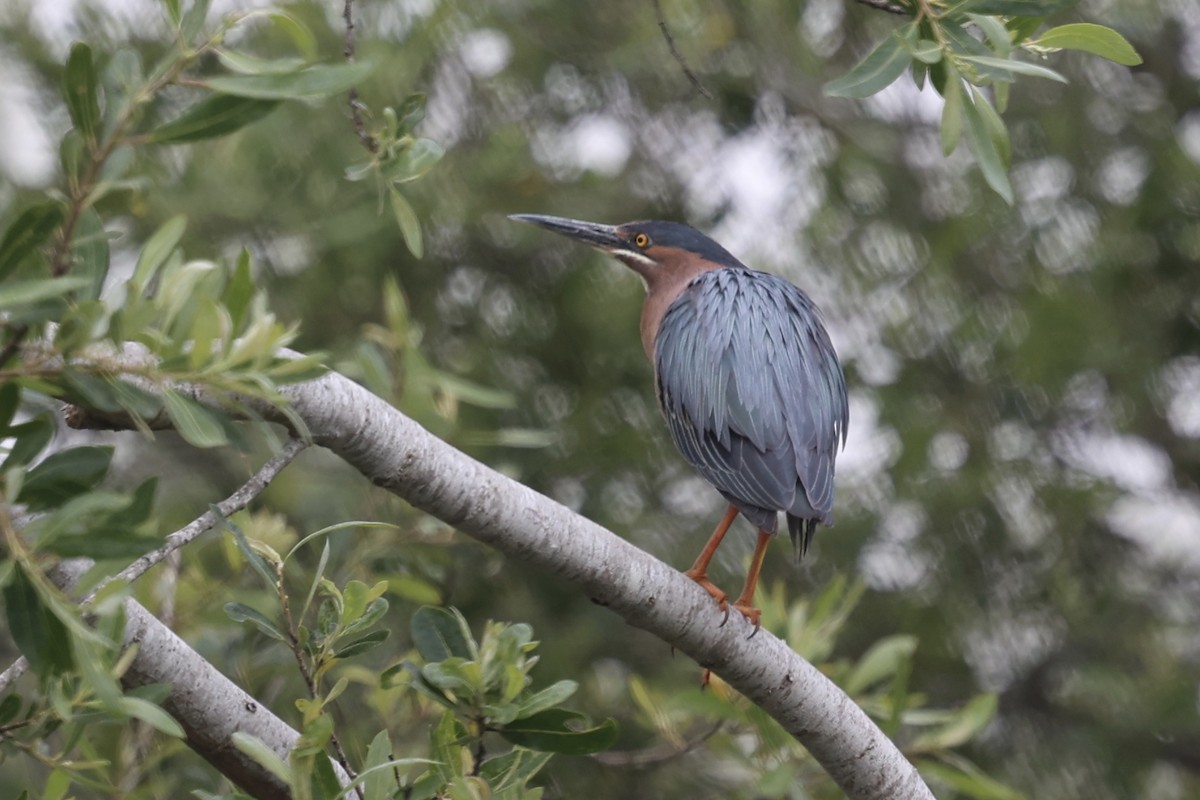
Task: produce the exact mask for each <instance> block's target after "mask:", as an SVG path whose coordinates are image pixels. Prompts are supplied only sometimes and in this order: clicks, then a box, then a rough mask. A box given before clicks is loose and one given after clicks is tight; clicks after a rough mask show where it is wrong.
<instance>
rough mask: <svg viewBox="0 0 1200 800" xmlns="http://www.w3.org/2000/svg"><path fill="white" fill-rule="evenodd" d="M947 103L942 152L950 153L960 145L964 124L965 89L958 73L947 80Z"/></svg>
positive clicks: (943, 108)
mask: <svg viewBox="0 0 1200 800" xmlns="http://www.w3.org/2000/svg"><path fill="white" fill-rule="evenodd" d="M945 95H946V104H945V105H944V106H943V107H942V126H941V138H942V153H943V154H944V155H947V156H948V155H950V154H951V153H953V152H954V150H955V148H957V147H958V140H959V139H960V138H961V136H962V125H963V111H962V105H963V90H962V81H961V80H959V78H958V76H957V74H956V75H955V76H954V77H953V78H952V79H950V80H948V81H947V82H946V89H945Z"/></svg>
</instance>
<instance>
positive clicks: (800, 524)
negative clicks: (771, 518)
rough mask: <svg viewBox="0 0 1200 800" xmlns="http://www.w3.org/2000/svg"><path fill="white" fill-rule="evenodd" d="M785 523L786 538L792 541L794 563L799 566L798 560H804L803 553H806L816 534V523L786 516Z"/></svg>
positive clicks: (812, 520) (813, 520) (811, 520)
mask: <svg viewBox="0 0 1200 800" xmlns="http://www.w3.org/2000/svg"><path fill="white" fill-rule="evenodd" d="M787 522H788V536H790V537H791V539H792V553H793V554H794V555H795V559H796V563H797V564H799V563H800V559H802V558H804V555H805V553H807V552H808V546H809V545H810V544H812V540H813V535H814V534H815V533H816V532H817V521H816V520H815V519H804V518H803V517H793V516H792V515H791V514H788V515H787Z"/></svg>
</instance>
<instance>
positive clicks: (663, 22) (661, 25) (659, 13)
mask: <svg viewBox="0 0 1200 800" xmlns="http://www.w3.org/2000/svg"><path fill="white" fill-rule="evenodd" d="M654 16H655V17H656V18H657V19H658V29H659V30H660V31H662V35H663V38H664V39H666V41H667V49H668V50H670V51H671V57H672V58H674V59H675V62H676V63H677V64H679V68H680V69H681V70H683V74H684V75H685V76H686V77H687V79H688V80H689V81H691V84H692V86H695V87H696V91H697V92H699V93H700V94H702V95H704V96H705V97H707V98H708V99H709V100H712V93H711V92H710V91H708V89H706V88H704V84H702V83H701V82H700V79H699V78H697V77H696V73H694V72H692V70H691V68H690V67H689V66H688V65H687V62H686V61H684V60H683V54H682V53H680V52H679V48H677V47H676V46H675V37H674V36H672V35H671V31H670V29H669V28H668V27H667V17H666V15H665V14H664V13H663V9H662V0H654Z"/></svg>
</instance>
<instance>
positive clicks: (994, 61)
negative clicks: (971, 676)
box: [962, 56, 1067, 83]
mask: <svg viewBox="0 0 1200 800" xmlns="http://www.w3.org/2000/svg"><path fill="white" fill-rule="evenodd" d="M962 60H963V61H968V62H971V63H973V64H982V65H984V66H988V67H994V68H996V69H1000V70H1006V71H1008V72H1013V73H1017V74H1020V75H1030V76H1032V77H1035V78H1049V79H1050V80H1052V81H1058V82H1059V83H1066V82H1067V79H1066V78H1065V77H1063V76H1062V75H1060V74H1059V73H1057V72H1055V71H1054V70H1052V69H1047V68H1046V67H1042V66H1038V65H1037V64H1029V63H1027V62H1025V61H1017V60H1015V59H1011V58H995V57H992V56H962Z"/></svg>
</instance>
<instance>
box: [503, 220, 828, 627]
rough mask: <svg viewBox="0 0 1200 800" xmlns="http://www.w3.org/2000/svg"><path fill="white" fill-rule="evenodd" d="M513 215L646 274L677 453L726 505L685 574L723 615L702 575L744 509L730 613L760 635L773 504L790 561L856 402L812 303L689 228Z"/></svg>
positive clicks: (814, 513)
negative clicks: (759, 588)
mask: <svg viewBox="0 0 1200 800" xmlns="http://www.w3.org/2000/svg"><path fill="white" fill-rule="evenodd" d="M511 219H514V220H518V221H520V222H528V223H532V224H534V225H538V226H540V227H542V228H545V229H547V230H550V231H553V232H555V233H559V234H563V235H565V236H569V237H571V238H573V239H576V240H579V241H581V242H585V243H587V244H589V245H591V246H592V247H595V248H597V249H599V250H601V251H603V252H605V253H607V254H608V255H610V256H613V257H614V258H616V259H617V260H619V261H620V262H622V263H623V264H625V266H627V267H629V268H630V269H632V270H633V271H634V272H636V273H637V274H638V275H640V276H641V277H642V280H643V281H644V282H645V284H646V302H645V305H644V306H643V308H642V324H641V328H642V346H643V347H644V348H645V350H646V355H647V356H648V357H649V359H650V363H651V364H653V366H654V377H655V383H656V388H657V391H656V394H657V396H658V404H659V408H660V409H661V410H662V413H663V416H664V417H666V420H667V426H668V428H669V429H670V431H671V438H672V439H674V440H675V445H676V446H677V447H678V448H679V450H680V452H681V453H682V454H683V457H684V458H685V459H686V460H687V461H688V463H690V464H691V465H692V466H693V467H694V468H695V469H696V470H697V471H698V472H699V473H700V474H701V475H702V476H703V477H704V478H705V480H707V481H708V482H709V483H711V484H712V485H713V487H714V488H716V490H717V491H718V492H720V493H721V495H722V497H724V498H725V500H726V501H728V503H729V508H728V509H727V510H726V512H725V515H724V517H722V519H721V521H720V523H719V524H718V525H717V528H716V530H715V531H713V534H712V536H711V537H710V538H709V540H708V543H707V544H706V545H705V546H704V549H703V550H702V551H700V555H699V556H698V557H697V558H696V562H695V563H694V564H693V565H692V566H691V568H690V569H688V570H687V571H686V572H685V573H684V574H685V575H687V576H688V577H689V578H691V579H692V580H694V581H696V583H698V584H700V586H702V587H703V588H704V589H705V590H706V591H707V592H708V593H709V594H710V595H712V597H713V599H715V600H716V601H717V603H718V604H719V605H720V607H721V609H722V610H724V611H725V612H726V613H727V614H728V609H729V604H728V599H727V595H726V594H725V592H723V591H721V590H720V589H719V588H718V587H717V586H716V585H715V584H713V582H712V581H710V580H709V579H708V565H709V562H710V561H711V560H712V558H713V555H714V554H715V553H716V551H717V548H718V547H719V546H720V544H721V541H722V539H724V538H725V534H726V532H727V531H728V530H729V526H730V525H732V524H733V521H734V520H735V519H736V518H737V515H738V514H739V513H740V514H741V515H742V516H744V517H745V518H746V519H747V520H749V521H750V523H751V524H753V525H754V526H755V527H756V528H757V529H758V542H757V545H756V546H755V548H754V556H753V557H752V558H751V560H750V569H749V572H748V573H747V575H746V583H745V586H744V587H743V589H742V593H741V594H740V595H739V596H738V598H737V599H736V600H735V601H734V603H733V607H734V608H735V609H736V610H737V611H739V612H741V614H742V615H743V616H745V617H746V618H747V619H748V620H750V621H751V622H752V623H753V624H754V626H755V632H757V630H758V624H759V618H760V616H761V612H760V611H759V610H758V609H757V608H755V607H754V605H753V602H754V590H755V586H756V585H757V583H758V575H759V572H760V570H761V569H762V563H763V557H764V556H765V554H766V550H767V545H768V544H769V543H770V541H771V537H772V536H773V535H774V534H775V532H776V531H777V530H778V527H779V512H781V511H782V512H784V513H785V514H786V515H787V524H788V532H789V534H790V536H791V539H792V544H793V546H794V547H795V551H796V558H797V560H798V559H799V558H800V557H801V556H802V555H803V554H804V552H805V551H806V550H807V549H808V545H809V542H810V541H811V540H812V536H813V532H814V530H815V529H816V526H817V523H818V522H821V523H824V524H826V525H829V524H831V523H832V510H833V472H834V461H835V459H836V458H837V451H838V449H839V447H838V445H839V444H841V445H842V446H845V442H846V425H847V423H848V422H849V418H850V410H849V405H848V402H847V398H846V382H845V378H844V376H843V375H842V368H841V365H840V364H839V363H838V359H837V354H836V353H835V352H834V350H833V344H832V343H831V342H830V340H829V334H828V333H827V332H826V331H825V326H824V325H823V324H822V322H821V316H820V313H819V311H818V310H817V307H816V305H815V304H814V303H813V301H812V300H811V299H810V298H809V296H808V295H806V294H805V293H804V292H802V291H801V290H800V289H798V288H796V287H795V286H793V285H792V284H790V283H788V282H787V281H785V280H783V279H782V278H779V277H776V276H774V275H770V274H768V273H765V272H758V271H755V270H752V269H749V268H748V267H746V266H745V265H744V264H742V263H741V262H740V261H738V260H737V259H736V258H734V257H733V256H732V255H730V253H729V252H728V251H727V250H725V248H723V247H721V246H720V245H719V244H717V243H716V242H714V241H713V240H712V239H709V238H708V237H707V236H705V235H704V234H702V233H700V232H699V231H697V230H696V229H694V228H691V227H689V226H687V225H681V224H679V223H676V222H658V221H647V222H629V223H626V224H624V225H601V224H598V223H594V222H581V221H579V220H573V219H564V218H561V217H550V216H542V215H540V214H517V215H514V216H512V217H511Z"/></svg>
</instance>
